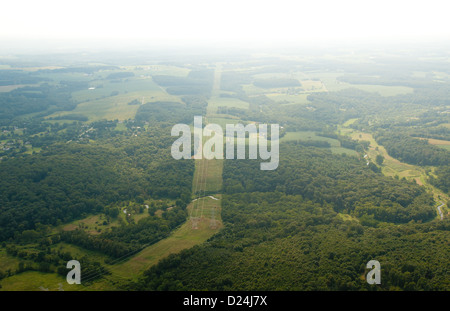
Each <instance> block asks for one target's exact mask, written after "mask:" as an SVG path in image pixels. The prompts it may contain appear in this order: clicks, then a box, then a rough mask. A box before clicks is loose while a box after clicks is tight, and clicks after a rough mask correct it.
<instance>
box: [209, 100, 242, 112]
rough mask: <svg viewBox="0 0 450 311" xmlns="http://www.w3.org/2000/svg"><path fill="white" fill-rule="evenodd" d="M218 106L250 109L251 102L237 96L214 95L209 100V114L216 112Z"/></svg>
mask: <svg viewBox="0 0 450 311" xmlns="http://www.w3.org/2000/svg"><path fill="white" fill-rule="evenodd" d="M218 107H229V108H231V107H233V108H240V109H248V107H249V103H247V102H244V101H242V100H240V99H237V98H229V97H214V98H212V99H210V100H209V101H208V108H207V115H213V114H216V113H217V108H218Z"/></svg>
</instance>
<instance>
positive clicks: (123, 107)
mask: <svg viewBox="0 0 450 311" xmlns="http://www.w3.org/2000/svg"><path fill="white" fill-rule="evenodd" d="M142 97H144V99H145V101H146V102H148V101H176V102H179V101H180V99H179V98H178V97H176V96H171V95H168V94H167V93H166V92H165V91H163V90H162V89H157V90H154V91H142V92H134V93H127V94H120V95H117V96H111V97H106V98H103V99H99V100H94V101H89V102H84V103H81V104H79V105H78V106H77V107H76V108H75V109H74V110H73V111H70V112H58V113H55V114H52V115H51V116H49V117H57V116H63V115H67V114H82V115H85V116H87V117H88V118H89V121H97V120H101V119H107V120H116V119H117V120H119V121H123V120H127V119H133V118H134V116H135V115H136V112H137V110H138V108H139V105H128V103H129V102H131V101H132V100H134V99H142Z"/></svg>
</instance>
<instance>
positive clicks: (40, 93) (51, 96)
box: [0, 83, 80, 125]
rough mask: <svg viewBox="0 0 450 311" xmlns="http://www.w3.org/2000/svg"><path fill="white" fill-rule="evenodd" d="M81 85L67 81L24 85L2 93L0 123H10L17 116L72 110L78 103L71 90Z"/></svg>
mask: <svg viewBox="0 0 450 311" xmlns="http://www.w3.org/2000/svg"><path fill="white" fill-rule="evenodd" d="M78 89H80V85H73V84H71V83H67V84H64V85H61V86H59V87H58V86H51V85H47V84H44V85H41V86H37V87H23V88H18V89H15V90H12V91H11V92H5V93H0V125H9V124H11V122H12V121H13V119H14V118H15V117H17V116H20V115H24V114H29V113H34V112H45V113H44V114H46V115H48V114H51V113H53V112H55V111H58V110H72V109H74V108H75V106H76V103H75V102H74V101H73V100H72V99H71V92H73V91H76V90H78Z"/></svg>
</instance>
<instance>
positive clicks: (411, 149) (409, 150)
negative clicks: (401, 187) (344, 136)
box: [375, 132, 450, 166]
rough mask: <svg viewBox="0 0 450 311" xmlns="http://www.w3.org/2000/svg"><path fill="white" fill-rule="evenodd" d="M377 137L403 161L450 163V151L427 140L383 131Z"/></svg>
mask: <svg viewBox="0 0 450 311" xmlns="http://www.w3.org/2000/svg"><path fill="white" fill-rule="evenodd" d="M375 138H376V139H377V141H378V142H379V143H380V144H382V145H383V146H384V147H385V148H386V150H387V152H388V153H389V154H390V155H391V156H393V157H395V158H397V159H399V160H401V161H403V162H406V163H410V164H416V165H434V166H441V165H449V164H450V152H449V151H447V150H444V149H442V148H439V147H436V146H433V145H430V144H429V143H428V142H427V141H426V140H422V139H417V138H413V137H410V136H408V135H406V134H402V133H393V132H383V133H380V134H378V135H377V136H375Z"/></svg>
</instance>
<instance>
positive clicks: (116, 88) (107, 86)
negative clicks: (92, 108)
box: [72, 78, 160, 102]
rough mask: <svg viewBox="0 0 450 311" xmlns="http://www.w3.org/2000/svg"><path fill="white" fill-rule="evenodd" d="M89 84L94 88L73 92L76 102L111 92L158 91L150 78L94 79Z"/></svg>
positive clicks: (105, 95) (108, 94)
mask: <svg viewBox="0 0 450 311" xmlns="http://www.w3.org/2000/svg"><path fill="white" fill-rule="evenodd" d="M89 86H90V87H91V88H94V89H86V90H81V91H77V92H73V93H72V98H73V99H74V100H75V101H77V102H86V101H91V100H98V99H102V98H104V97H109V96H111V94H113V92H118V93H119V94H126V93H133V92H139V91H144V92H149V91H158V90H159V89H160V88H159V86H158V85H156V83H154V82H153V80H152V79H151V78H128V79H124V81H122V82H112V81H108V80H96V81H93V82H91V83H90V85H89ZM139 99H140V98H139Z"/></svg>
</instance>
